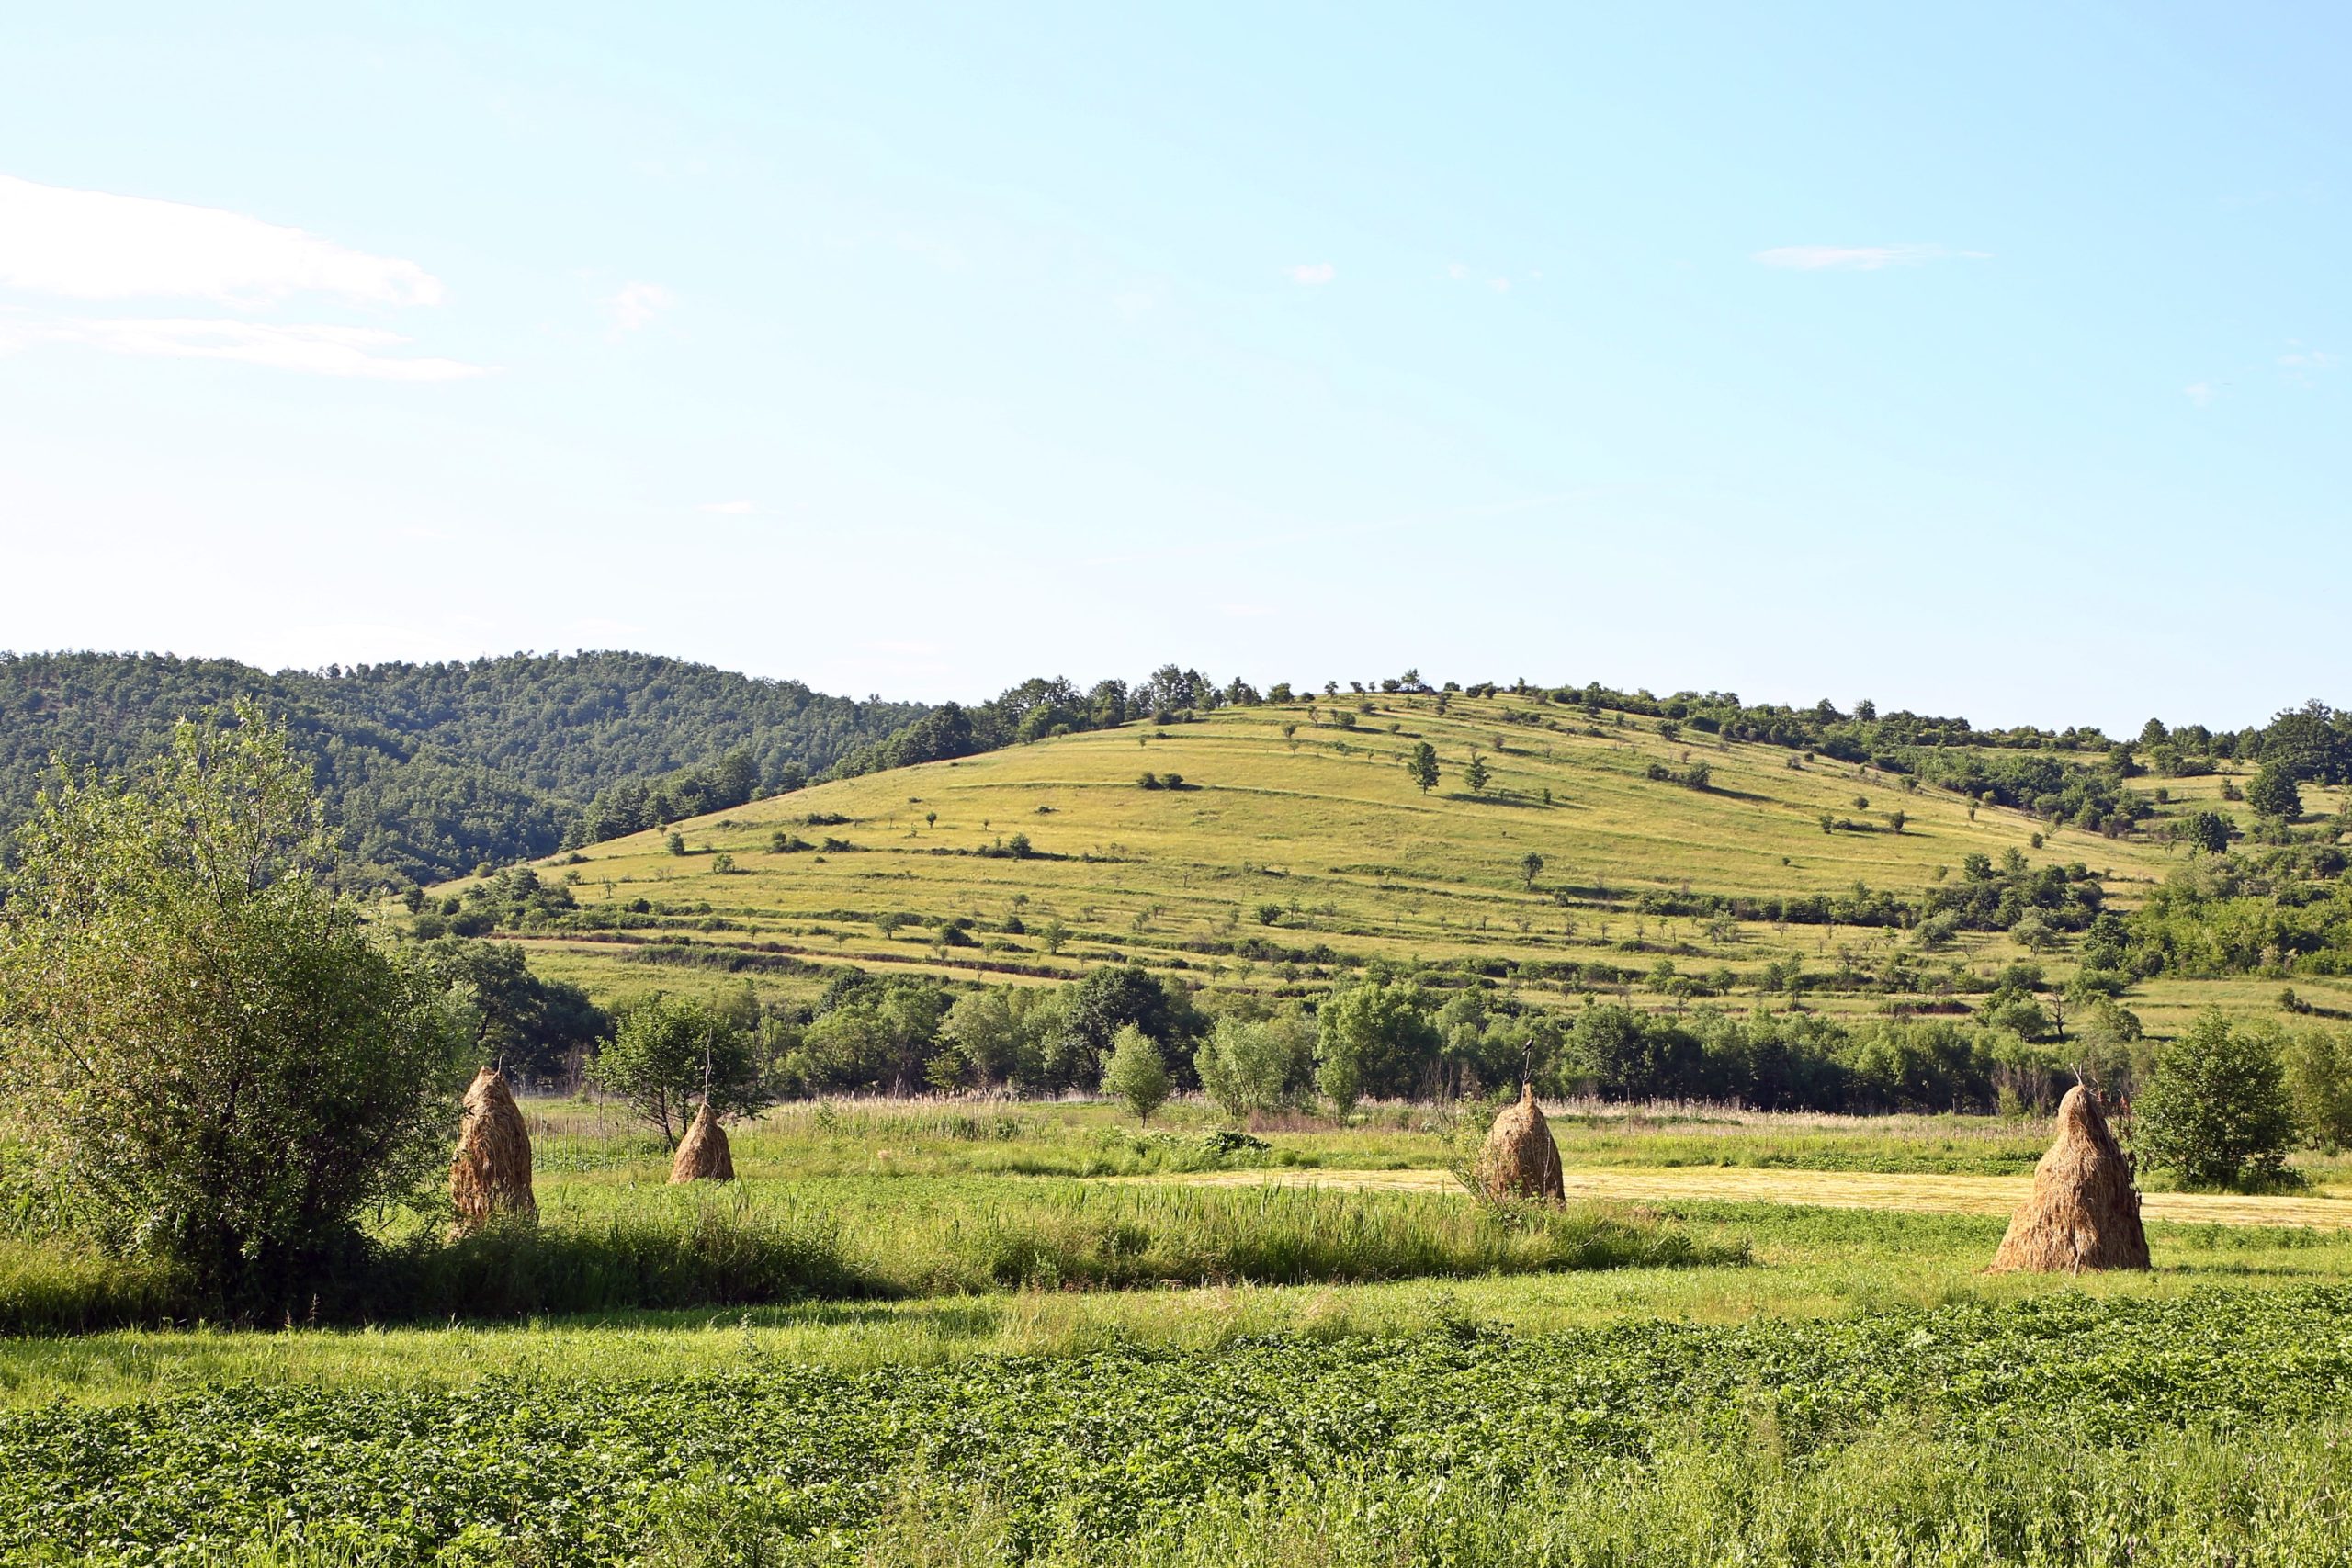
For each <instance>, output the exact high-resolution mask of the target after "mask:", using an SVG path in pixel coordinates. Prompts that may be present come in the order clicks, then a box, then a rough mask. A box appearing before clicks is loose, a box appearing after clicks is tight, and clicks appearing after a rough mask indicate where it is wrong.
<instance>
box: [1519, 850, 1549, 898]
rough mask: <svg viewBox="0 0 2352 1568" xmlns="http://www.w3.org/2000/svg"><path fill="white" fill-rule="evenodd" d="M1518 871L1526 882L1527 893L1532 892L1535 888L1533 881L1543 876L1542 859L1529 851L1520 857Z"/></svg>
mask: <svg viewBox="0 0 2352 1568" xmlns="http://www.w3.org/2000/svg"><path fill="white" fill-rule="evenodd" d="M1519 869H1520V873H1521V875H1523V876H1524V877H1525V878H1526V880H1527V886H1528V889H1529V891H1531V892H1532V891H1533V890H1534V887H1535V879H1536V878H1537V877H1539V876H1541V875H1543V874H1544V857H1543V856H1542V855H1539V854H1537V853H1536V852H1534V851H1533V850H1530V851H1528V852H1527V853H1526V854H1524V855H1522V856H1521V857H1520V862H1519Z"/></svg>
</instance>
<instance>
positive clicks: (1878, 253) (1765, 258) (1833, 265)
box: [1756, 245, 1992, 272]
mask: <svg viewBox="0 0 2352 1568" xmlns="http://www.w3.org/2000/svg"><path fill="white" fill-rule="evenodd" d="M1991 254H1992V253H1991V252H1989V251H1955V250H1953V249H1951V247H1950V246H1947V245H1779V246H1775V247H1774V248H1772V249H1771V250H1769V251H1758V252H1757V253H1756V259H1757V260H1758V261H1759V262H1762V263H1763V264H1764V265H1766V266H1777V267H1785V268H1788V269H1790V270H1792V271H1795V272H1877V271H1878V270H1880V269H1881V268H1882V267H1890V266H1918V265H1922V264H1924V263H1927V262H1939V261H1984V260H1985V259H1986V258H1988V257H1989V256H1990V255H1991Z"/></svg>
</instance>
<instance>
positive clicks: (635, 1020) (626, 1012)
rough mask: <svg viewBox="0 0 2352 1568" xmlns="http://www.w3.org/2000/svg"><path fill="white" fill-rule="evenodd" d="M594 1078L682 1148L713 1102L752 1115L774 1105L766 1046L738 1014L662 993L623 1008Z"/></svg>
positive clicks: (722, 1112) (728, 1111)
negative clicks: (699, 1112)
mask: <svg viewBox="0 0 2352 1568" xmlns="http://www.w3.org/2000/svg"><path fill="white" fill-rule="evenodd" d="M617 1018H618V1023H617V1026H616V1028H615V1030H614V1032H613V1038H612V1039H611V1040H609V1041H607V1042H606V1043H605V1044H604V1045H602V1046H600V1047H599V1048H598V1049H597V1052H596V1054H595V1055H594V1056H593V1057H591V1058H590V1059H589V1063H588V1081H589V1082H591V1083H593V1084H594V1085H595V1086H596V1087H597V1088H598V1089H602V1090H603V1091H604V1092H605V1093H606V1094H609V1095H612V1096H613V1097H615V1098H616V1099H617V1100H620V1101H622V1102H623V1103H624V1104H626V1105H627V1106H628V1108H629V1110H631V1111H634V1112H636V1114H637V1115H638V1116H639V1119H641V1120H642V1121H644V1122H646V1124H647V1125H649V1126H651V1127H655V1128H658V1129H659V1130H660V1131H661V1134H662V1137H664V1138H665V1139H667V1140H669V1142H670V1144H671V1145H672V1146H673V1147H675V1146H676V1145H677V1142H678V1140H679V1139H680V1138H681V1137H683V1136H684V1135H685V1131H686V1128H687V1126H688V1125H689V1124H691V1123H692V1122H693V1121H694V1119H695V1111H696V1110H697V1109H698V1108H699V1107H700V1106H701V1104H702V1103H703V1101H704V1100H705V1099H706V1098H707V1099H708V1100H709V1101H710V1108H711V1111H712V1113H713V1114H715V1115H719V1116H749V1115H752V1114H753V1113H755V1112H757V1111H763V1110H764V1109H766V1108H767V1107H768V1106H770V1105H773V1104H775V1091H774V1089H772V1087H771V1086H770V1084H769V1081H768V1074H767V1069H766V1064H765V1063H763V1061H762V1060H761V1059H760V1050H759V1042H758V1040H757V1039H756V1037H755V1036H754V1034H753V1032H752V1030H750V1029H748V1028H746V1027H745V1026H744V1024H743V1021H741V1019H740V1018H737V1017H733V1016H730V1015H729V1014H727V1013H724V1012H721V1011H719V1010H716V1009H714V1008H711V1007H709V1006H708V1005H707V1004H705V1003H703V1002H701V1001H697V1000H695V999H694V998H690V997H670V996H665V995H664V994H662V993H661V992H659V991H657V992H655V993H654V994H653V995H651V996H650V997H647V998H644V999H643V1000H641V1001H638V1002H635V1003H632V1004H630V1005H628V1006H627V1007H624V1008H622V1009H620V1010H619V1011H618V1014H617Z"/></svg>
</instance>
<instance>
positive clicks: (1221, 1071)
mask: <svg viewBox="0 0 2352 1568" xmlns="http://www.w3.org/2000/svg"><path fill="white" fill-rule="evenodd" d="M1313 1064H1314V1044H1313V1034H1312V1032H1311V1031H1310V1030H1309V1029H1308V1028H1307V1027H1306V1021H1304V1020H1302V1019H1299V1018H1297V1017H1295V1016H1292V1017H1285V1018H1279V1019H1268V1020H1264V1021H1254V1020H1250V1019H1243V1018H1239V1017H1237V1016H1235V1015H1233V1014H1230V1013H1228V1014H1226V1015H1224V1016H1223V1017H1220V1018H1219V1019H1218V1020H1217V1021H1216V1027H1215V1028H1214V1029H1212V1030H1211V1031H1210V1032H1209V1037H1208V1038H1207V1039H1206V1040H1204V1041H1203V1042H1201V1048H1200V1049H1199V1050H1198V1051H1196V1052H1194V1053H1193V1071H1195V1072H1196V1073H1198V1074H1199V1075H1200V1079H1201V1087H1202V1088H1203V1089H1206V1090H1207V1091H1208V1096H1209V1098H1210V1099H1211V1100H1215V1101H1216V1103H1217V1108H1218V1109H1219V1110H1221V1111H1224V1112H1225V1113H1226V1114H1227V1116H1229V1117H1231V1118H1233V1119H1234V1120H1235V1121H1237V1122H1238V1121H1241V1120H1243V1119H1245V1118H1247V1117H1249V1116H1250V1115H1251V1114H1253V1113H1254V1112H1257V1111H1275V1110H1279V1109H1280V1108H1282V1107H1283V1106H1284V1105H1287V1104H1288V1103H1290V1098H1291V1091H1292V1088H1293V1086H1294V1085H1295V1084H1297V1083H1301V1082H1303V1081H1304V1080H1305V1078H1306V1073H1307V1072H1308V1071H1309V1070H1311V1068H1312V1066H1313Z"/></svg>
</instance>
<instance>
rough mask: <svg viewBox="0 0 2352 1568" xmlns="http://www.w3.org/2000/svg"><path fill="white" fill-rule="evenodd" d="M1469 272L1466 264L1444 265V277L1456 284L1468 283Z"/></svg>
mask: <svg viewBox="0 0 2352 1568" xmlns="http://www.w3.org/2000/svg"><path fill="white" fill-rule="evenodd" d="M1471 270H1472V269H1471V266H1470V264H1469V263H1468V262H1448V263H1446V264H1445V276H1448V277H1450V278H1452V279H1453V281H1454V282H1456V283H1467V282H1469V281H1470V274H1471Z"/></svg>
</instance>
